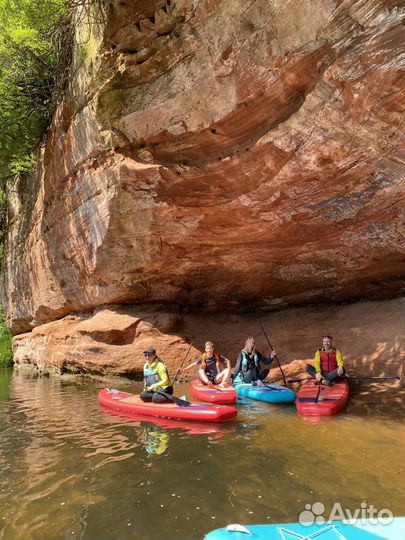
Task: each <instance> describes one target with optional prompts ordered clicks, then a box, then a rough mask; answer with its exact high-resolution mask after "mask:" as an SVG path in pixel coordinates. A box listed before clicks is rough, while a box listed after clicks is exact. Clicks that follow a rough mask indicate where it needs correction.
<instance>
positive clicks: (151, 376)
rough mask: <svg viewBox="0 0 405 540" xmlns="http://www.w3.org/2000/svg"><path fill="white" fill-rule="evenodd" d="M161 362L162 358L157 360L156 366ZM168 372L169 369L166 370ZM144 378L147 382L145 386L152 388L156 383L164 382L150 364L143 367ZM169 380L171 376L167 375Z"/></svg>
mask: <svg viewBox="0 0 405 540" xmlns="http://www.w3.org/2000/svg"><path fill="white" fill-rule="evenodd" d="M159 362H162V360H160V358H158V359H157V363H156V366H157V364H158V363H159ZM162 363H163V362H162ZM166 372H167V369H166ZM143 378H144V381H145V386H152V384H155V383H157V382H160V381H161V380H162V378H161V377H160V375H159V373H157V372H156V371H154V369H153V368H152V366H151V364H149V363H146V364H145V365H144V366H143ZM167 378H169V374H167Z"/></svg>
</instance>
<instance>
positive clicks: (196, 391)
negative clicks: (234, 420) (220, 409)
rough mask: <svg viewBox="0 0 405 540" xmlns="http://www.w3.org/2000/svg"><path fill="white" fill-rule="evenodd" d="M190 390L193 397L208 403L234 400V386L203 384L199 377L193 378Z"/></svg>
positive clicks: (233, 401) (223, 402)
mask: <svg viewBox="0 0 405 540" xmlns="http://www.w3.org/2000/svg"><path fill="white" fill-rule="evenodd" d="M190 392H191V394H192V396H193V397H195V398H196V399H199V400H200V401H207V402H208V403H218V404H225V403H226V404H230V405H232V404H233V403H235V402H236V397H237V393H236V390H235V388H234V387H233V386H232V385H230V384H226V385H225V386H219V385H217V384H216V385H214V386H207V385H206V384H203V383H202V382H201V381H200V380H199V379H195V380H194V381H192V382H191V383H190Z"/></svg>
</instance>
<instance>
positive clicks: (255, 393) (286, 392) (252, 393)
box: [235, 383, 295, 403]
mask: <svg viewBox="0 0 405 540" xmlns="http://www.w3.org/2000/svg"><path fill="white" fill-rule="evenodd" d="M235 390H236V391H237V393H238V396H244V397H247V398H250V399H255V400H256V401H267V403H291V402H292V401H294V399H295V393H294V392H293V391H292V390H290V389H289V388H286V387H285V386H279V385H277V384H269V383H266V384H265V385H264V386H253V385H252V384H235Z"/></svg>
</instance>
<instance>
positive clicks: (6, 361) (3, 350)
mask: <svg viewBox="0 0 405 540" xmlns="http://www.w3.org/2000/svg"><path fill="white" fill-rule="evenodd" d="M12 365H13V350H12V347H11V334H10V331H9V329H8V328H7V326H6V317H5V314H4V311H3V308H2V307H1V306H0V367H3V368H4V367H11V366H12Z"/></svg>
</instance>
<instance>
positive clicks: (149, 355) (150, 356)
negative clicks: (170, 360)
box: [143, 353, 153, 358]
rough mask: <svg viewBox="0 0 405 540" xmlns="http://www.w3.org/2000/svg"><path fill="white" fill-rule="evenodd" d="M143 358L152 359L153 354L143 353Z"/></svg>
mask: <svg viewBox="0 0 405 540" xmlns="http://www.w3.org/2000/svg"><path fill="white" fill-rule="evenodd" d="M143 355H144V356H147V357H148V358H152V356H153V354H150V353H143Z"/></svg>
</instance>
